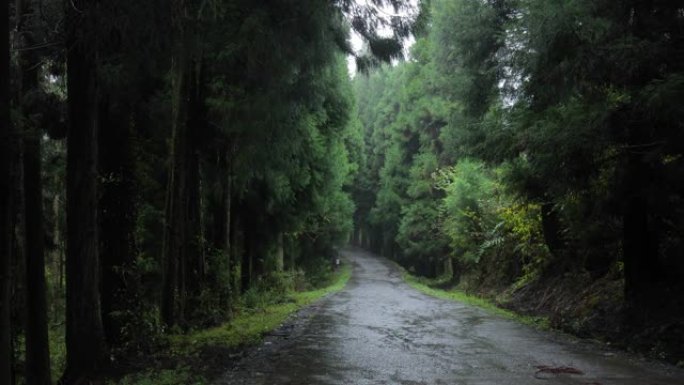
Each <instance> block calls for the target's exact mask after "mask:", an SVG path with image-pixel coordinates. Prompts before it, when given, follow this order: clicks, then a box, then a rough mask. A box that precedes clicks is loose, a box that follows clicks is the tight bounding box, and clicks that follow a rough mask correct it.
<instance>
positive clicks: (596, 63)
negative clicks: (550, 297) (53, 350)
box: [354, 0, 684, 333]
mask: <svg viewBox="0 0 684 385" xmlns="http://www.w3.org/2000/svg"><path fill="white" fill-rule="evenodd" d="M428 8H429V13H428V16H426V18H427V20H428V22H427V23H426V28H424V29H423V30H422V33H421V34H419V35H418V38H417V42H416V43H415V45H414V46H413V47H412V52H411V58H410V60H408V61H407V62H405V63H401V64H398V65H395V66H385V67H383V68H381V69H379V70H378V71H374V72H371V73H370V74H368V75H367V76H359V77H357V78H356V79H355V81H354V86H355V92H356V95H357V98H358V103H359V119H360V120H361V122H362V124H363V126H364V131H365V135H364V137H365V143H366V147H365V154H366V162H367V167H365V168H364V169H363V172H362V173H361V175H359V176H358V177H357V181H358V182H357V189H356V192H355V195H356V196H357V197H358V198H357V202H358V206H357V212H356V215H355V224H356V232H355V241H356V242H357V243H359V244H361V245H364V246H367V247H370V248H372V249H373V250H375V251H377V252H379V253H382V254H383V255H385V256H388V257H391V258H394V259H396V260H397V261H399V262H400V263H402V264H403V265H404V266H405V267H407V268H409V269H410V270H412V271H414V272H416V273H418V274H420V275H424V276H428V277H440V276H441V277H443V278H445V279H447V280H450V281H451V283H452V284H455V285H459V286H460V287H462V288H465V289H472V290H475V291H479V292H482V291H485V292H486V291H488V290H492V289H493V288H494V289H497V288H498V289H497V290H495V293H502V292H506V293H508V294H509V295H510V293H511V290H512V291H513V292H514V293H515V291H516V290H519V289H521V288H523V287H525V286H528V285H531V284H534V283H539V282H551V279H552V278H557V277H566V276H572V277H587V276H588V277H590V280H589V283H591V282H597V281H599V280H609V281H611V282H613V281H614V282H619V283H620V285H621V286H622V287H623V288H624V290H623V294H624V300H622V299H620V300H618V302H620V308H619V309H621V310H622V311H623V313H622V315H623V316H624V317H623V319H624V320H625V323H626V324H627V325H631V326H632V327H634V326H635V325H641V326H643V325H649V327H653V328H660V329H661V330H669V329H671V328H674V329H673V330H677V328H678V327H681V318H678V317H677V316H676V315H677V314H681V311H682V303H681V294H678V293H681V292H682V285H681V282H682V280H681V278H682V277H683V276H684V255H683V250H684V249H682V247H681V245H682V241H684V237H683V236H682V234H684V233H683V232H682V228H681V225H682V223H681V218H682V209H683V208H684V206H683V205H682V204H681V199H682V191H684V190H683V189H682V187H683V186H682V178H681V175H682V172H683V171H684V164H683V163H682V161H681V160H682V148H681V146H680V144H681V143H682V141H681V135H682V132H684V131H683V130H682V128H683V127H682V119H681V112H682V111H683V110H682V99H681V94H682V91H683V90H684V87H683V85H684V84H683V83H682V82H681V79H682V74H683V72H682V69H683V67H682V60H681V54H682V52H683V51H682V49H683V46H682V41H684V40H682V38H683V35H682V31H684V29H682V27H683V26H684V16H683V15H684V13H683V12H682V8H681V4H678V3H677V2H675V1H660V2H648V1H636V0H635V1H619V2H615V1H582V0H578V1H552V2H549V1H536V0H526V1H506V0H487V1H476V0H434V1H431V2H430V6H429V7H428ZM677 58H679V59H677ZM576 282H583V283H581V284H587V281H586V280H585V279H584V278H581V279H580V278H578V279H577V281H576ZM546 285H553V283H546ZM611 287H613V286H611ZM618 294H620V293H618ZM594 302H596V301H594ZM540 306H543V304H540ZM614 310H615V309H611V311H614ZM656 324H657V325H658V326H654V325H656ZM677 325H678V326H677ZM641 326H636V328H635V329H633V330H639V328H640V327H641ZM616 327H617V326H616ZM623 330H626V329H623ZM642 330H643V329H642ZM627 333H629V331H627Z"/></svg>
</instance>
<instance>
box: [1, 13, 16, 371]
mask: <svg viewBox="0 0 684 385" xmlns="http://www.w3.org/2000/svg"><path fill="white" fill-rule="evenodd" d="M9 65H10V63H9V2H8V1H5V2H3V3H2V4H0V180H2V181H4V182H3V183H0V384H12V383H13V379H12V338H11V310H10V290H11V289H10V283H11V271H10V266H11V260H12V255H11V253H12V187H11V186H12V183H9V181H11V180H12V160H13V157H14V155H13V153H14V149H15V148H16V143H15V139H14V135H13V133H12V130H11V127H10V118H9V78H10V73H9V68H10V67H9Z"/></svg>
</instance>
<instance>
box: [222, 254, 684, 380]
mask: <svg viewBox="0 0 684 385" xmlns="http://www.w3.org/2000/svg"><path fill="white" fill-rule="evenodd" d="M344 255H345V257H346V258H347V259H348V260H349V261H351V263H353V266H354V270H353V275H352V278H351V280H350V281H349V283H348V285H347V287H346V288H345V289H344V290H343V291H341V292H339V293H337V294H335V295H332V296H330V297H328V298H326V299H324V300H322V301H321V302H319V303H318V304H315V305H313V306H311V307H310V308H308V309H305V310H304V311H302V312H301V313H300V314H299V315H297V316H296V317H295V318H294V319H293V320H292V322H291V323H290V324H288V325H285V326H283V327H282V328H281V329H280V330H277V331H276V332H274V333H272V335H270V336H269V337H267V338H266V339H265V341H264V343H263V344H262V345H261V346H259V347H258V348H254V349H253V350H251V351H249V352H248V353H247V354H246V356H245V357H244V358H243V359H242V360H241V361H240V362H238V363H237V365H236V367H235V368H234V370H233V371H231V372H229V373H227V374H226V375H225V376H224V378H222V379H221V381H220V382H219V383H220V384H264V385H271V384H297V385H307V384H350V385H351V384H354V385H358V384H412V385H414V384H525V385H527V384H544V385H552V384H601V385H609V384H620V385H637V384H638V385H651V384H652V385H655V384H658V385H675V384H684V372H683V371H682V370H679V369H676V368H673V367H667V366H664V365H660V364H655V363H647V362H643V361H640V360H638V359H636V358H634V357H631V356H629V355H626V354H622V353H615V352H612V351H607V350H604V349H603V348H602V347H600V346H598V345H596V344H593V343H589V342H584V341H577V340H573V339H570V338H568V337H565V336H559V335H556V334H554V333H551V332H541V331H537V330H534V329H532V328H530V327H528V326H525V325H520V324H518V323H516V322H513V321H509V320H505V319H502V318H499V317H497V316H493V315H490V314H488V313H486V312H485V311H483V310H481V309H478V308H473V307H470V306H466V305H462V304H459V303H455V302H449V301H444V300H439V299H435V298H432V297H429V296H426V295H423V294H422V293H419V292H417V291H415V290H414V289H412V288H411V287H409V286H408V285H406V284H405V283H404V282H403V281H402V279H401V276H400V273H399V271H397V269H396V268H395V267H394V266H393V265H392V264H391V263H390V262H388V261H387V260H385V259H382V258H379V257H376V256H374V255H372V254H369V253H367V252H363V251H359V250H348V251H346V252H344ZM539 366H548V367H572V368H576V369H578V370H580V371H582V372H583V374H582V375H578V374H554V373H548V372H538V368H537V367H539ZM535 374H536V377H535Z"/></svg>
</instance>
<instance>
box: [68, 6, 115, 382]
mask: <svg viewBox="0 0 684 385" xmlns="http://www.w3.org/2000/svg"><path fill="white" fill-rule="evenodd" d="M96 6H97V2H96V1H94V0H76V1H72V2H68V3H67V24H66V28H67V40H66V43H67V98H68V100H67V104H68V115H69V130H68V134H67V135H68V143H67V186H66V189H67V210H66V213H67V257H66V259H67V261H66V277H67V287H66V302H67V317H66V318H67V320H66V346H67V366H66V370H65V373H64V376H63V378H62V380H63V382H64V383H66V384H72V383H73V384H75V383H80V382H81V381H83V378H88V376H91V375H93V374H94V373H95V371H96V370H97V369H98V368H99V367H101V365H102V364H103V363H104V362H105V360H106V358H107V354H106V351H107V349H106V344H105V337H104V331H103V327H102V313H101V308H100V260H99V254H98V250H99V245H98V222H97V211H98V210H97V201H98V195H97V191H98V190H97V175H98V174H97V160H98V159H97V158H98V157H97V148H98V141H97V131H98V123H97V107H98V103H97V89H96V87H97V85H96V81H95V79H96V78H95V69H96V52H95V44H94V41H93V39H94V37H93V36H94V35H95V34H94V28H95V27H96V12H97V10H96Z"/></svg>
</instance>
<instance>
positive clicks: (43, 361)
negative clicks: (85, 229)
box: [24, 130, 51, 385]
mask: <svg viewBox="0 0 684 385" xmlns="http://www.w3.org/2000/svg"><path fill="white" fill-rule="evenodd" d="M35 131H37V130H34V132H33V133H32V134H33V135H30V136H26V137H25V139H24V194H25V196H26V198H25V201H24V203H25V205H26V209H25V210H26V219H25V221H26V222H25V225H26V313H27V314H26V383H27V384H28V385H33V384H39V385H45V384H50V383H51V378H50V376H51V374H50V350H49V344H48V330H47V300H46V290H47V288H46V284H45V250H44V244H45V242H44V228H43V227H44V226H43V202H42V199H43V196H42V192H43V188H42V182H41V156H40V154H41V149H40V137H39V136H38V135H37V134H40V133H39V132H35Z"/></svg>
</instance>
